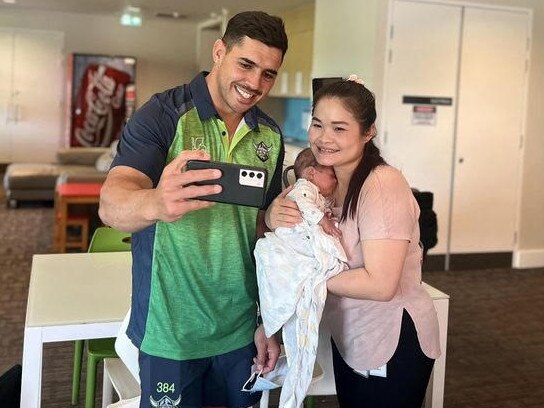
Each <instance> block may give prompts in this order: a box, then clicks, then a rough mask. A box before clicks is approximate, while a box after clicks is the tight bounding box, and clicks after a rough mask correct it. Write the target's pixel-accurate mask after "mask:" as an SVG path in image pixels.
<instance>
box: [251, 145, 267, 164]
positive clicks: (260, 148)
mask: <svg viewBox="0 0 544 408" xmlns="http://www.w3.org/2000/svg"><path fill="white" fill-rule="evenodd" d="M253 146H255V154H256V155H257V157H258V158H259V160H260V161H262V162H265V161H267V160H268V159H269V155H268V154H269V153H270V149H271V148H272V145H270V146H267V145H266V144H265V142H259V144H255V143H253Z"/></svg>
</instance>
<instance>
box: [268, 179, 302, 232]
mask: <svg viewBox="0 0 544 408" xmlns="http://www.w3.org/2000/svg"><path fill="white" fill-rule="evenodd" d="M292 189H293V187H292V186H290V187H288V188H286V189H285V190H283V191H282V192H281V194H280V195H278V196H277V197H276V198H275V199H274V201H272V204H270V206H269V207H268V209H267V210H266V215H265V222H266V226H267V227H268V228H270V229H271V230H272V231H273V230H275V229H276V228H278V227H287V228H291V227H294V226H295V225H297V224H299V223H300V222H302V215H301V214H300V211H299V209H298V206H297V203H295V202H294V201H292V200H289V199H288V198H286V197H287V194H288V193H289V191H291V190H292Z"/></svg>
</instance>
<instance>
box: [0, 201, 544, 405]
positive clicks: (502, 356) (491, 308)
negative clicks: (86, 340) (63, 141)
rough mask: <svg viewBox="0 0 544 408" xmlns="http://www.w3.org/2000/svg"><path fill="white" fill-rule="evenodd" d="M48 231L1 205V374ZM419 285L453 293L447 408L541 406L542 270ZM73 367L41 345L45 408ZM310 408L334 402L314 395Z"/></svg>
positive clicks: (49, 224)
mask: <svg viewBox="0 0 544 408" xmlns="http://www.w3.org/2000/svg"><path fill="white" fill-rule="evenodd" d="M0 194H1V193H0ZM0 198H1V197H0ZM1 202H2V204H3V202H4V201H3V200H2V201H1ZM52 231H53V210H52V208H50V207H43V206H39V205H36V206H23V207H22V208H19V209H6V208H5V206H4V205H1V206H0V373H2V372H4V371H6V370H7V369H8V368H9V367H11V366H12V365H14V364H17V363H21V357H22V348H23V328H24V320H25V310H26V299H27V291H28V280H29V275H30V267H31V261H32V255H33V254H37V253H51V252H53V248H52V234H53V232H52ZM424 280H425V281H426V282H428V283H429V284H431V285H433V286H435V287H437V288H439V289H441V290H442V291H444V292H446V293H448V294H450V296H451V303H450V325H449V336H448V353H447V362H446V386H445V404H444V406H445V407H446V408H468V407H471V408H484V407H485V408H499V407H504V408H517V407H519V408H529V407H535V408H536V407H542V406H544V289H543V288H544V269H528V270H510V269H492V270H466V271H453V272H444V271H431V272H425V273H424ZM59 284H60V282H59ZM67 307H69V305H67ZM71 364H72V343H71V342H64V343H56V344H47V345H46V347H45V352H44V370H43V391H42V400H43V404H42V406H43V407H69V406H70V391H71V372H72V365H71ZM84 377H85V375H84V374H83V379H82V384H83V381H84ZM99 383H100V381H99ZM99 398H100V392H98V393H97V406H99ZM80 401H81V403H80V405H82V404H83V393H82V396H81V399H80ZM315 406H316V407H320V408H333V407H337V404H336V402H335V398H334V397H326V398H322V397H318V398H316V404H315Z"/></svg>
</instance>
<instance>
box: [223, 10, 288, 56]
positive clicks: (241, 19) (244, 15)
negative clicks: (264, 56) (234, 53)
mask: <svg viewBox="0 0 544 408" xmlns="http://www.w3.org/2000/svg"><path fill="white" fill-rule="evenodd" d="M246 36H247V37H249V38H251V39H253V40H257V41H260V42H262V43H263V44H266V45H268V46H269V47H274V48H278V49H280V50H281V55H282V58H283V57H284V56H285V53H286V52H287V34H286V33H285V27H284V25H283V20H282V19H281V18H279V17H276V16H271V15H270V14H267V13H265V12H263V11H243V12H241V13H238V14H236V15H234V16H233V17H232V18H231V19H230V20H229V22H228V23H227V28H226V30H225V34H223V42H224V43H225V46H226V48H227V50H228V51H230V50H231V49H232V47H233V46H234V45H236V44H239V43H241V42H242V41H243V39H244V37H246Z"/></svg>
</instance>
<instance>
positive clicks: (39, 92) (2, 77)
mask: <svg viewBox="0 0 544 408" xmlns="http://www.w3.org/2000/svg"><path fill="white" fill-rule="evenodd" d="M63 47H64V34H63V33H61V32H57V31H42V30H21V29H6V28H2V29H0V162H2V163H9V162H28V161H36V160H39V161H41V162H51V161H53V160H54V158H55V152H56V150H57V148H58V147H59V145H60V144H61V140H62V134H63V132H62V115H63V108H62V102H63V85H64V64H63Z"/></svg>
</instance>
